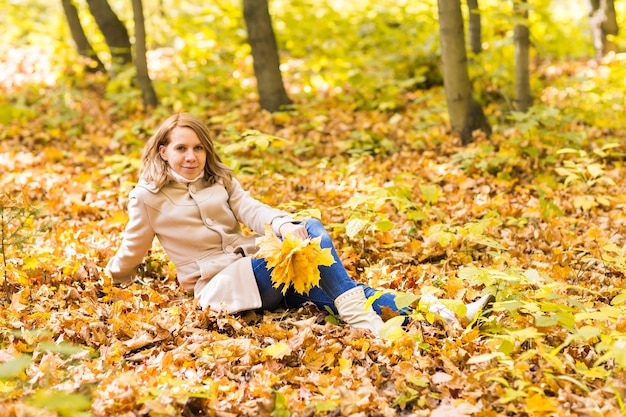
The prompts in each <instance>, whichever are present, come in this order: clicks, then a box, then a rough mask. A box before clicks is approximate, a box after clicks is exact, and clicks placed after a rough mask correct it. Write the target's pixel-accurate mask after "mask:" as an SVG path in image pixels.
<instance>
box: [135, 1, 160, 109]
mask: <svg viewBox="0 0 626 417" xmlns="http://www.w3.org/2000/svg"><path fill="white" fill-rule="evenodd" d="M132 3H133V16H134V20H135V68H136V70H137V83H138V84H139V88H140V89H141V96H142V98H143V105H144V109H148V108H150V107H156V105H157V104H158V99H157V96H156V93H155V92H154V88H153V87H152V81H151V80H150V75H149V74H148V62H147V59H146V28H145V25H144V17H143V4H142V2H141V0H132Z"/></svg>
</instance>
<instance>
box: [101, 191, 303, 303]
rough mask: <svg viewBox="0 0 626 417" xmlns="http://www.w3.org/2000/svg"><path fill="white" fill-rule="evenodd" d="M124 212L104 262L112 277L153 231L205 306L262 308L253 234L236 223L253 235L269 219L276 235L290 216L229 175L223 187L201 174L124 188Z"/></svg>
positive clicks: (119, 276)
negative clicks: (118, 239)
mask: <svg viewBox="0 0 626 417" xmlns="http://www.w3.org/2000/svg"><path fill="white" fill-rule="evenodd" d="M128 216H129V221H128V224H127V225H126V230H125V231H124V239H123V242H122V245H121V247H120V248H119V250H118V252H117V253H116V255H115V257H113V258H112V259H111V260H110V261H109V263H108V265H107V269H108V271H109V272H110V273H111V276H112V277H113V279H114V281H115V282H116V283H121V282H125V281H128V280H129V279H130V278H131V277H132V276H133V275H134V274H135V273H136V269H137V266H138V265H139V264H140V263H141V262H142V261H143V259H144V257H145V255H146V254H147V252H148V250H149V249H150V248H151V247H152V241H153V239H154V236H157V238H158V239H159V242H160V243H161V245H162V246H163V248H164V249H165V251H166V252H167V254H168V256H169V257H170V259H171V260H172V262H173V263H174V265H175V266H176V272H177V276H178V281H179V283H180V284H181V286H182V287H183V288H184V289H186V290H187V291H192V292H193V293H194V295H195V297H196V298H198V299H199V302H200V304H201V305H202V307H203V308H211V309H212V310H217V311H220V310H226V311H227V312H229V313H234V312H237V311H242V310H250V309H255V308H259V307H260V306H261V297H260V295H259V290H258V287H257V284H256V280H255V278H254V273H253V272H252V263H251V258H250V257H249V255H252V254H254V252H256V245H255V237H253V236H245V235H244V234H243V233H242V230H241V227H240V222H241V223H243V224H244V225H246V226H247V227H249V228H250V229H252V230H253V231H254V232H256V233H258V234H263V233H264V226H265V225H266V224H271V225H272V228H273V230H274V232H275V233H276V234H278V230H279V228H280V226H282V225H283V224H285V223H288V222H292V221H293V219H292V218H291V217H289V215H288V214H287V213H286V212H284V211H281V210H277V209H274V208H271V207H269V206H268V205H266V204H263V203H261V202H259V201H258V200H255V199H254V198H252V197H250V195H249V194H248V193H247V192H246V191H244V190H243V189H242V188H241V185H240V184H239V182H238V181H237V180H235V179H233V183H232V185H231V187H230V188H229V189H226V187H225V186H224V185H222V184H214V185H208V183H207V182H206V181H204V180H202V179H200V180H197V181H195V182H192V183H191V184H181V183H170V184H167V185H166V186H164V187H163V188H162V189H161V190H156V189H155V188H154V187H153V186H151V185H150V184H146V183H143V182H140V183H139V184H138V185H137V186H136V187H135V188H134V189H133V190H132V191H131V192H130V194H129V203H128Z"/></svg>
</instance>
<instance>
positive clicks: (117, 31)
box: [87, 0, 133, 65]
mask: <svg viewBox="0 0 626 417" xmlns="http://www.w3.org/2000/svg"><path fill="white" fill-rule="evenodd" d="M87 5H88V6H89V11H90V12H91V14H92V15H93V18H94V20H95V21H96V24H97V25H98V27H99V28H100V31H101V32H102V35H104V39H105V41H106V43H107V45H108V46H109V49H110V51H111V57H112V60H113V64H115V65H126V64H131V63H132V62H133V57H132V53H131V49H130V40H129V37H128V30H126V26H124V23H122V21H121V20H120V19H119V18H118V17H117V15H116V14H115V12H114V11H113V9H111V6H110V5H109V3H108V2H107V0H87Z"/></svg>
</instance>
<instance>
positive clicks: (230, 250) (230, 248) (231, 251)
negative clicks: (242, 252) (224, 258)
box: [224, 245, 235, 253]
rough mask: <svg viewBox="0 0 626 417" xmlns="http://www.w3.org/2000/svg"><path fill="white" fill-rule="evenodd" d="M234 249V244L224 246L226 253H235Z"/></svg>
mask: <svg viewBox="0 0 626 417" xmlns="http://www.w3.org/2000/svg"><path fill="white" fill-rule="evenodd" d="M233 250H235V249H234V248H233V247H232V246H230V245H228V246H226V247H225V248H224V252H226V253H233Z"/></svg>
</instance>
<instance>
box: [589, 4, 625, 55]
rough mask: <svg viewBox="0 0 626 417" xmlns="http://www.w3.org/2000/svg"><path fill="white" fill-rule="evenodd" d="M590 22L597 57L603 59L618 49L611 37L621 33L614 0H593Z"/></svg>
mask: <svg viewBox="0 0 626 417" xmlns="http://www.w3.org/2000/svg"><path fill="white" fill-rule="evenodd" d="M589 22H590V24H591V34H592V36H593V46H594V49H595V51H596V58H597V59H601V58H602V57H603V56H604V55H606V54H607V53H609V52H612V51H616V50H617V45H615V42H613V41H611V40H610V38H609V37H610V36H617V34H618V33H619V27H618V26H617V14H616V13H615V4H614V2H613V0H591V12H590V13H589Z"/></svg>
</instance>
